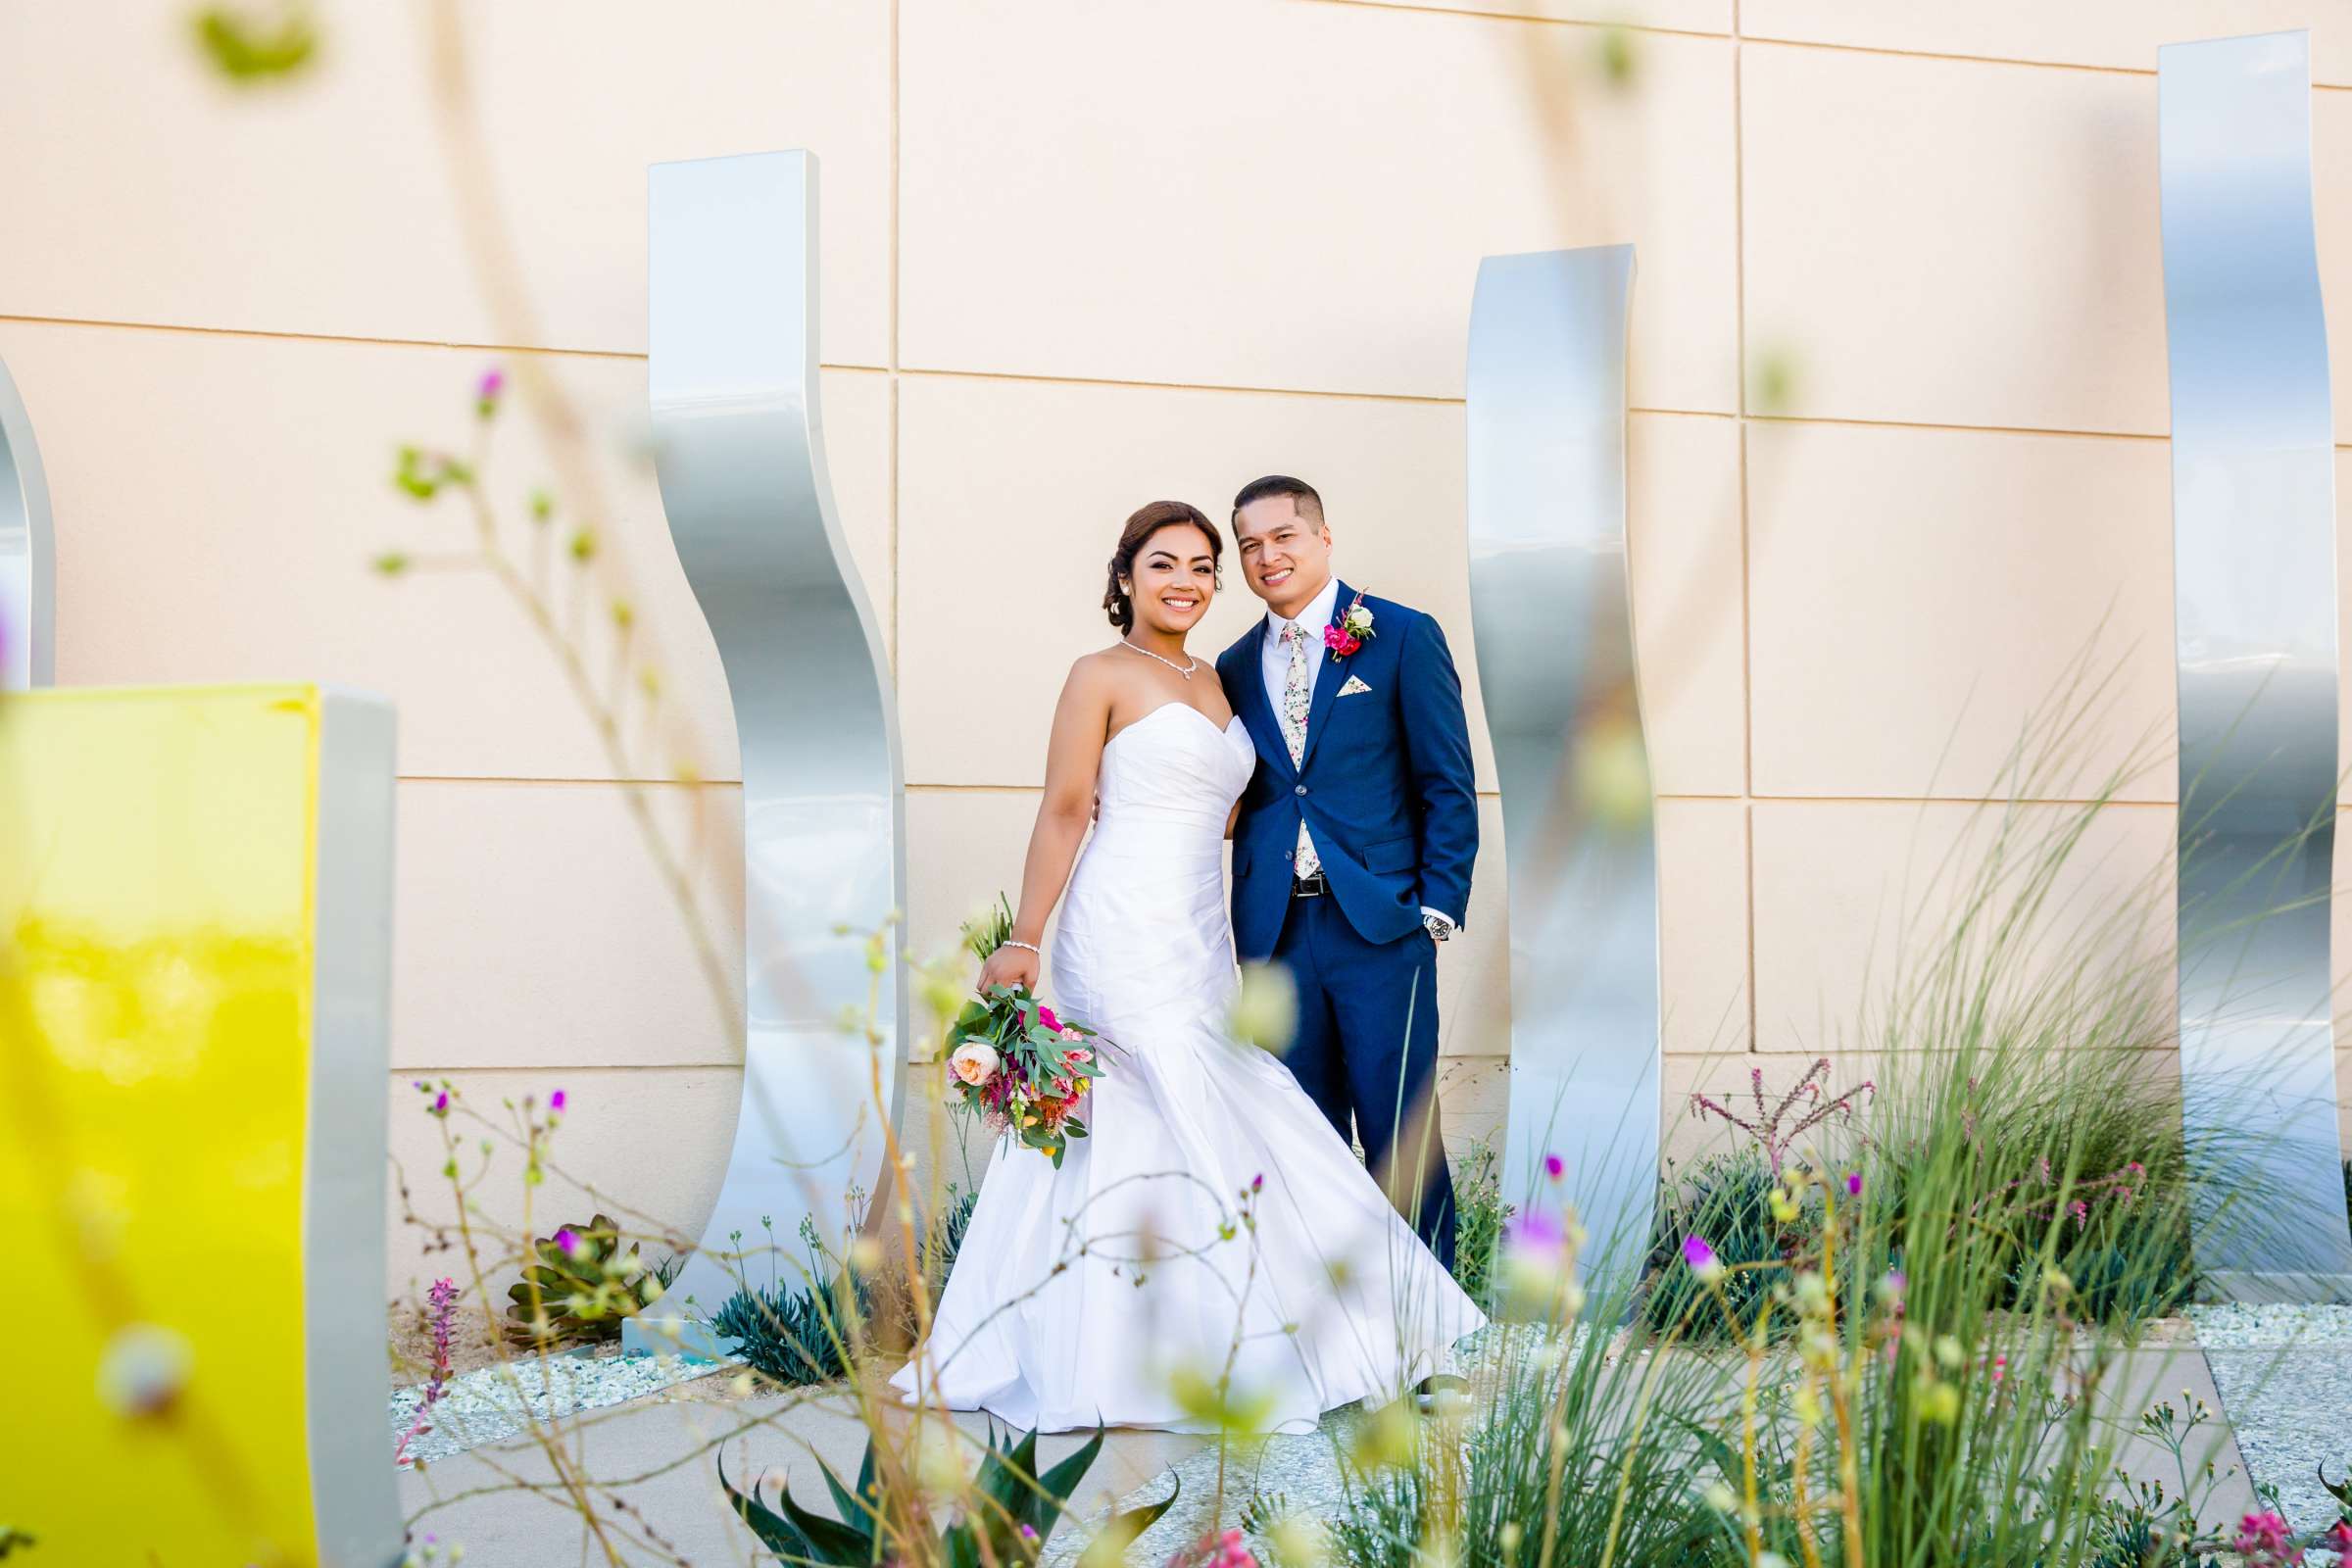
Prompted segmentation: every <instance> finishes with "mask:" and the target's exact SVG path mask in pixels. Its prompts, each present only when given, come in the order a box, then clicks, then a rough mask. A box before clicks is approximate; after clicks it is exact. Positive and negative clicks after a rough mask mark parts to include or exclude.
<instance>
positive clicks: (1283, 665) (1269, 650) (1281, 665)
mask: <svg viewBox="0 0 2352 1568" xmlns="http://www.w3.org/2000/svg"><path fill="white" fill-rule="evenodd" d="M1339 603H1340V579H1339V578H1337V577H1334V578H1332V579H1331V580H1330V581H1329V582H1327V583H1325V584H1324V585H1323V590H1322V592H1320V593H1318V594H1316V595H1315V597H1314V598H1312V599H1309V600H1308V601H1307V602H1306V608H1305V609H1304V610H1301V611H1300V612H1299V626H1300V627H1302V628H1303V629H1304V630H1305V632H1306V646H1307V651H1308V657H1309V658H1310V659H1320V658H1322V657H1323V655H1321V654H1320V653H1317V652H1316V650H1318V649H1320V648H1321V647H1322V646H1323V631H1324V628H1325V627H1327V626H1329V625H1330V624H1331V613H1332V612H1333V611H1334V610H1335V609H1337V608H1338V607H1339ZM1289 624H1290V622H1289V621H1287V620H1285V619H1283V618H1282V617H1281V616H1280V615H1277V614H1276V613H1274V612H1273V611H1271V610H1269V611H1267V612H1266V636H1265V641H1264V642H1262V643H1260V644H1259V645H1258V650H1257V667H1258V668H1259V669H1260V670H1261V671H1263V672H1264V674H1265V677H1266V701H1267V702H1269V703H1271V704H1273V705H1274V711H1275V712H1276V713H1277V714H1279V713H1280V712H1281V711H1282V694H1283V691H1284V689H1285V688H1287V687H1288V686H1289V685H1290V683H1291V651H1290V650H1289V649H1288V648H1285V647H1284V646H1283V645H1282V628H1283V627H1285V626H1288V625H1289Z"/></svg>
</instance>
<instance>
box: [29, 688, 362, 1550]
mask: <svg viewBox="0 0 2352 1568" xmlns="http://www.w3.org/2000/svg"><path fill="white" fill-rule="evenodd" d="M391 773H392V749H391V715H390V711H389V709H388V708H387V707H385V706H384V705H382V704H380V703H377V702H375V701H373V700H370V699H364V698H356V697H348V696H342V695H339V694H329V693H324V692H321V691H319V689H317V688H314V687H301V686H286V687H236V688H214V689H201V690H155V691H149V690H138V691H103V690H101V691H70V692H41V693H34V694H28V695H22V696H11V697H7V698H5V699H0V1236H6V1237H8V1238H9V1242H10V1247H11V1250H12V1252H13V1253H14V1255H15V1262H16V1267H15V1268H14V1269H12V1271H11V1275H12V1278H14V1279H15V1280H16V1281H17V1282H18V1289H19V1291H20V1293H21V1294H20V1295H18V1297H17V1300H18V1302H19V1316H18V1318H17V1321H16V1327H15V1332H14V1333H13V1334H12V1336H11V1337H12V1339H13V1340H14V1341H15V1343H16V1346H17V1353H16V1354H15V1355H14V1356H13V1357H12V1370H11V1387H10V1389H9V1397H8V1400H7V1405H8V1413H7V1415H6V1417H5V1418H0V1477H5V1478H6V1479H5V1484H4V1485H0V1526H8V1527H13V1528H15V1529H17V1530H20V1531H25V1532H28V1533H29V1534H31V1535H32V1536H34V1537H35V1538H36V1539H37V1541H38V1543H39V1544H38V1545H37V1546H36V1547H35V1551H36V1553H37V1557H38V1560H40V1561H43V1562H48V1561H55V1562H59V1563H142V1564H143V1563H150V1562H152V1563H157V1564H166V1565H177V1564H182V1563H185V1564H215V1563H219V1564H239V1563H268V1564H307V1563H355V1564H356V1563H371V1564H381V1563H384V1562H386V1561H389V1560H390V1559H391V1558H392V1557H394V1556H396V1555H397V1553H398V1550H399V1533H398V1524H397V1517H396V1509H395V1504H394V1501H393V1497H392V1488H391V1453H390V1443H389V1440H388V1439H387V1437H386V1436H385V1431H384V1425H385V1423H384V1393H385V1391H384V1382H385V1375H384V1360H383V1351H382V1347H381V1339H380V1334H381V1322H382V1320H381V1317H380V1315H379V1313H380V1303H381V1302H382V1300H383V1288H382V1241H383V1238H382V1224H383V1221H382V1215H383V1202H382V1197H381V1192H382V1180H383V1176H382V1170H383V1152H382V1150H383V1141H384V1127H383V1120H384V1095H385V1083H386V1079H385V1072H384V1060H383V1054H384V1028H383V1021H384V992H385V987H384V979H385V969H386V954H385V950H386V948H387V947H388V939H387V935H386V933H387V932H388V929H389V921H390V911H389V907H388V905H389V859H390V826H391ZM363 1259H364V1261H363ZM337 1319H340V1321H339V1322H338V1321H337ZM370 1460H372V1463H370Z"/></svg>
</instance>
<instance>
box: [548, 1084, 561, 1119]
mask: <svg viewBox="0 0 2352 1568" xmlns="http://www.w3.org/2000/svg"><path fill="white" fill-rule="evenodd" d="M547 1108H548V1109H550V1110H552V1111H554V1112H555V1113H556V1114H557V1115H559V1116H561V1115H563V1114H564V1091H563V1090H561V1089H559V1090H557V1091H556V1092H555V1093H554V1094H552V1095H550V1096H548V1097H547Z"/></svg>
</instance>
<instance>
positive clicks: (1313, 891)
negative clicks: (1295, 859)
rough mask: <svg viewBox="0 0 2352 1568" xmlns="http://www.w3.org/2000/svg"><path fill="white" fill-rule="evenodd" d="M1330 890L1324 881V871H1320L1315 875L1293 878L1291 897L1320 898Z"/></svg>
mask: <svg viewBox="0 0 2352 1568" xmlns="http://www.w3.org/2000/svg"><path fill="white" fill-rule="evenodd" d="M1328 891H1329V888H1328V885H1327V884H1326V883H1325V882H1324V880H1323V873H1322V872H1320V871H1317V872H1316V873H1315V874H1314V875H1313V876H1301V877H1293V878H1292V879H1291V897H1292V898H1294V899H1319V898H1321V897H1322V896H1323V895H1324V894H1325V893H1326V892H1328Z"/></svg>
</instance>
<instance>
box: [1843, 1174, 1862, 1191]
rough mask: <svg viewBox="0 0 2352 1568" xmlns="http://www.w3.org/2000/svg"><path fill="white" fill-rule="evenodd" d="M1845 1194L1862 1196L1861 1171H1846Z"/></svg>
mask: <svg viewBox="0 0 2352 1568" xmlns="http://www.w3.org/2000/svg"><path fill="white" fill-rule="evenodd" d="M1845 1194H1846V1196H1847V1197H1848V1198H1860V1197H1861V1196H1862V1173H1861V1172H1860V1171H1858V1170H1849V1171H1847V1172H1846V1173H1845Z"/></svg>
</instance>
